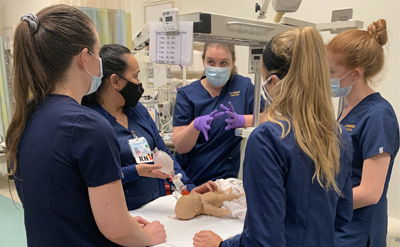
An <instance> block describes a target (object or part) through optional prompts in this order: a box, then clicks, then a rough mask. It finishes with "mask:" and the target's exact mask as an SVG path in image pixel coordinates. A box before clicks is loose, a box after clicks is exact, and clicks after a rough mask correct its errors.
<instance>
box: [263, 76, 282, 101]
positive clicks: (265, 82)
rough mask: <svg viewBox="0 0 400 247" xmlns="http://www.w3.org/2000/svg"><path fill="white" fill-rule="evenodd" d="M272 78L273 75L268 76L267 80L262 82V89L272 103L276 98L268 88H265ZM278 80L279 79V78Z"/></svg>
mask: <svg viewBox="0 0 400 247" xmlns="http://www.w3.org/2000/svg"><path fill="white" fill-rule="evenodd" d="M270 80H272V76H270V77H268V79H267V80H265V81H264V82H263V83H262V89H263V90H264V93H265V97H266V98H267V101H268V103H269V104H270V105H271V104H272V101H273V100H274V98H272V96H271V95H270V94H269V93H268V90H267V89H266V88H265V85H266V84H267V83H268V82H269V81H270ZM278 80H279V78H278Z"/></svg>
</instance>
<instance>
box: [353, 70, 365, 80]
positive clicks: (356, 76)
mask: <svg viewBox="0 0 400 247" xmlns="http://www.w3.org/2000/svg"><path fill="white" fill-rule="evenodd" d="M363 73H364V71H363V70H362V69H361V68H355V69H354V73H353V76H352V77H353V78H352V79H353V81H358V80H360V79H361V77H362V76H363Z"/></svg>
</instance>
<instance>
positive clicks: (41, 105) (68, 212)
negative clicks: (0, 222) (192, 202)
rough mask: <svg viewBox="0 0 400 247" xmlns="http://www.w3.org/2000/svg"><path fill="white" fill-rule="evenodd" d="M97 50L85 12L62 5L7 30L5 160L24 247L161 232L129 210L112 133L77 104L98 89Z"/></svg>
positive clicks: (135, 241)
mask: <svg viewBox="0 0 400 247" xmlns="http://www.w3.org/2000/svg"><path fill="white" fill-rule="evenodd" d="M99 51H100V42H99V38H98V35H97V32H96V28H95V27H94V25H93V23H92V22H91V21H90V19H89V17H87V16H86V15H85V14H84V13H82V12H81V11H79V10H78V9H76V8H74V7H70V6H66V5H53V6H50V7H47V8H45V9H43V10H41V11H40V12H39V13H37V15H35V14H34V13H29V14H26V15H24V16H23V17H22V18H21V22H20V23H19V25H18V27H17V29H16V31H15V36H14V66H13V67H14V71H13V88H14V96H15V102H16V103H15V111H14V115H13V118H12V121H11V124H10V127H9V129H8V132H7V136H6V143H7V164H8V165H9V168H10V169H11V170H12V173H11V175H13V176H14V178H15V184H16V187H17V191H18V196H19V197H20V199H21V202H22V204H23V207H24V218H25V228H26V234H27V241H28V243H27V245H28V246H30V247H36V246H38V247H39V246H40V247H42V246H121V245H122V246H148V245H154V244H158V243H161V242H163V241H164V240H165V238H166V234H165V230H164V227H163V226H162V225H161V224H160V222H151V223H149V222H147V221H146V220H144V219H142V218H140V217H137V218H132V217H131V216H130V215H129V212H128V210H127V207H126V204H125V198H124V193H123V190H122V184H121V169H120V158H119V146H118V142H117V140H116V138H115V134H114V131H113V129H112V128H111V126H110V125H109V123H108V122H107V121H106V120H105V119H104V118H103V117H101V116H100V115H99V114H97V113H96V112H94V111H93V110H91V109H89V108H87V107H84V106H81V105H80V103H81V99H82V97H83V96H84V95H85V94H88V93H92V92H94V91H96V89H97V87H98V86H99V85H100V82H101V77H102V74H103V73H102V61H101V59H100V58H99Z"/></svg>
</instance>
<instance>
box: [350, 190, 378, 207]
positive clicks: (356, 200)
mask: <svg viewBox="0 0 400 247" xmlns="http://www.w3.org/2000/svg"><path fill="white" fill-rule="evenodd" d="M379 199H380V198H379ZM379 199H378V198H377V196H374V194H372V193H371V191H369V190H368V189H365V188H363V187H362V186H361V185H360V186H357V187H354V188H353V209H358V208H363V207H366V206H369V205H374V204H376V203H378V201H379Z"/></svg>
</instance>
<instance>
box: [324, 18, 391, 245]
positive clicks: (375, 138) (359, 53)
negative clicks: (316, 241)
mask: <svg viewBox="0 0 400 247" xmlns="http://www.w3.org/2000/svg"><path fill="white" fill-rule="evenodd" d="M387 39H388V38H387V30H386V21H385V20H383V19H380V20H378V21H377V22H373V23H372V24H370V25H369V26H368V28H367V31H365V30H348V31H345V32H342V33H340V34H338V35H337V36H336V37H335V38H333V39H332V40H331V41H330V42H329V44H328V45H327V57H328V61H329V66H330V72H331V77H332V79H331V84H332V85H331V86H332V96H334V97H345V101H346V105H345V107H344V109H343V111H342V113H341V114H340V115H339V118H338V122H339V123H340V124H341V125H343V126H344V127H345V128H346V130H347V132H349V134H350V135H351V137H352V139H353V150H354V152H353V162H352V171H353V173H352V186H353V208H354V213H353V219H352V220H351V222H350V224H348V225H347V226H346V227H345V228H343V229H342V230H341V231H338V232H337V236H338V239H339V245H340V246H349V247H350V246H351V247H365V246H373V247H383V246H386V233H387V219H388V215H387V198H386V194H387V190H388V185H389V180H390V175H391V173H392V168H393V163H394V159H395V157H396V154H397V151H398V150H399V124H398V122H397V117H396V114H395V112H394V110H393V107H392V106H391V105H390V103H389V102H388V101H387V100H385V99H384V98H383V97H382V96H381V95H380V94H379V93H378V92H375V90H373V89H372V88H371V85H376V82H377V76H378V75H379V74H380V72H381V71H382V68H383V65H384V61H385V56H384V51H383V48H382V47H383V46H384V45H385V44H386V42H387Z"/></svg>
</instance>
